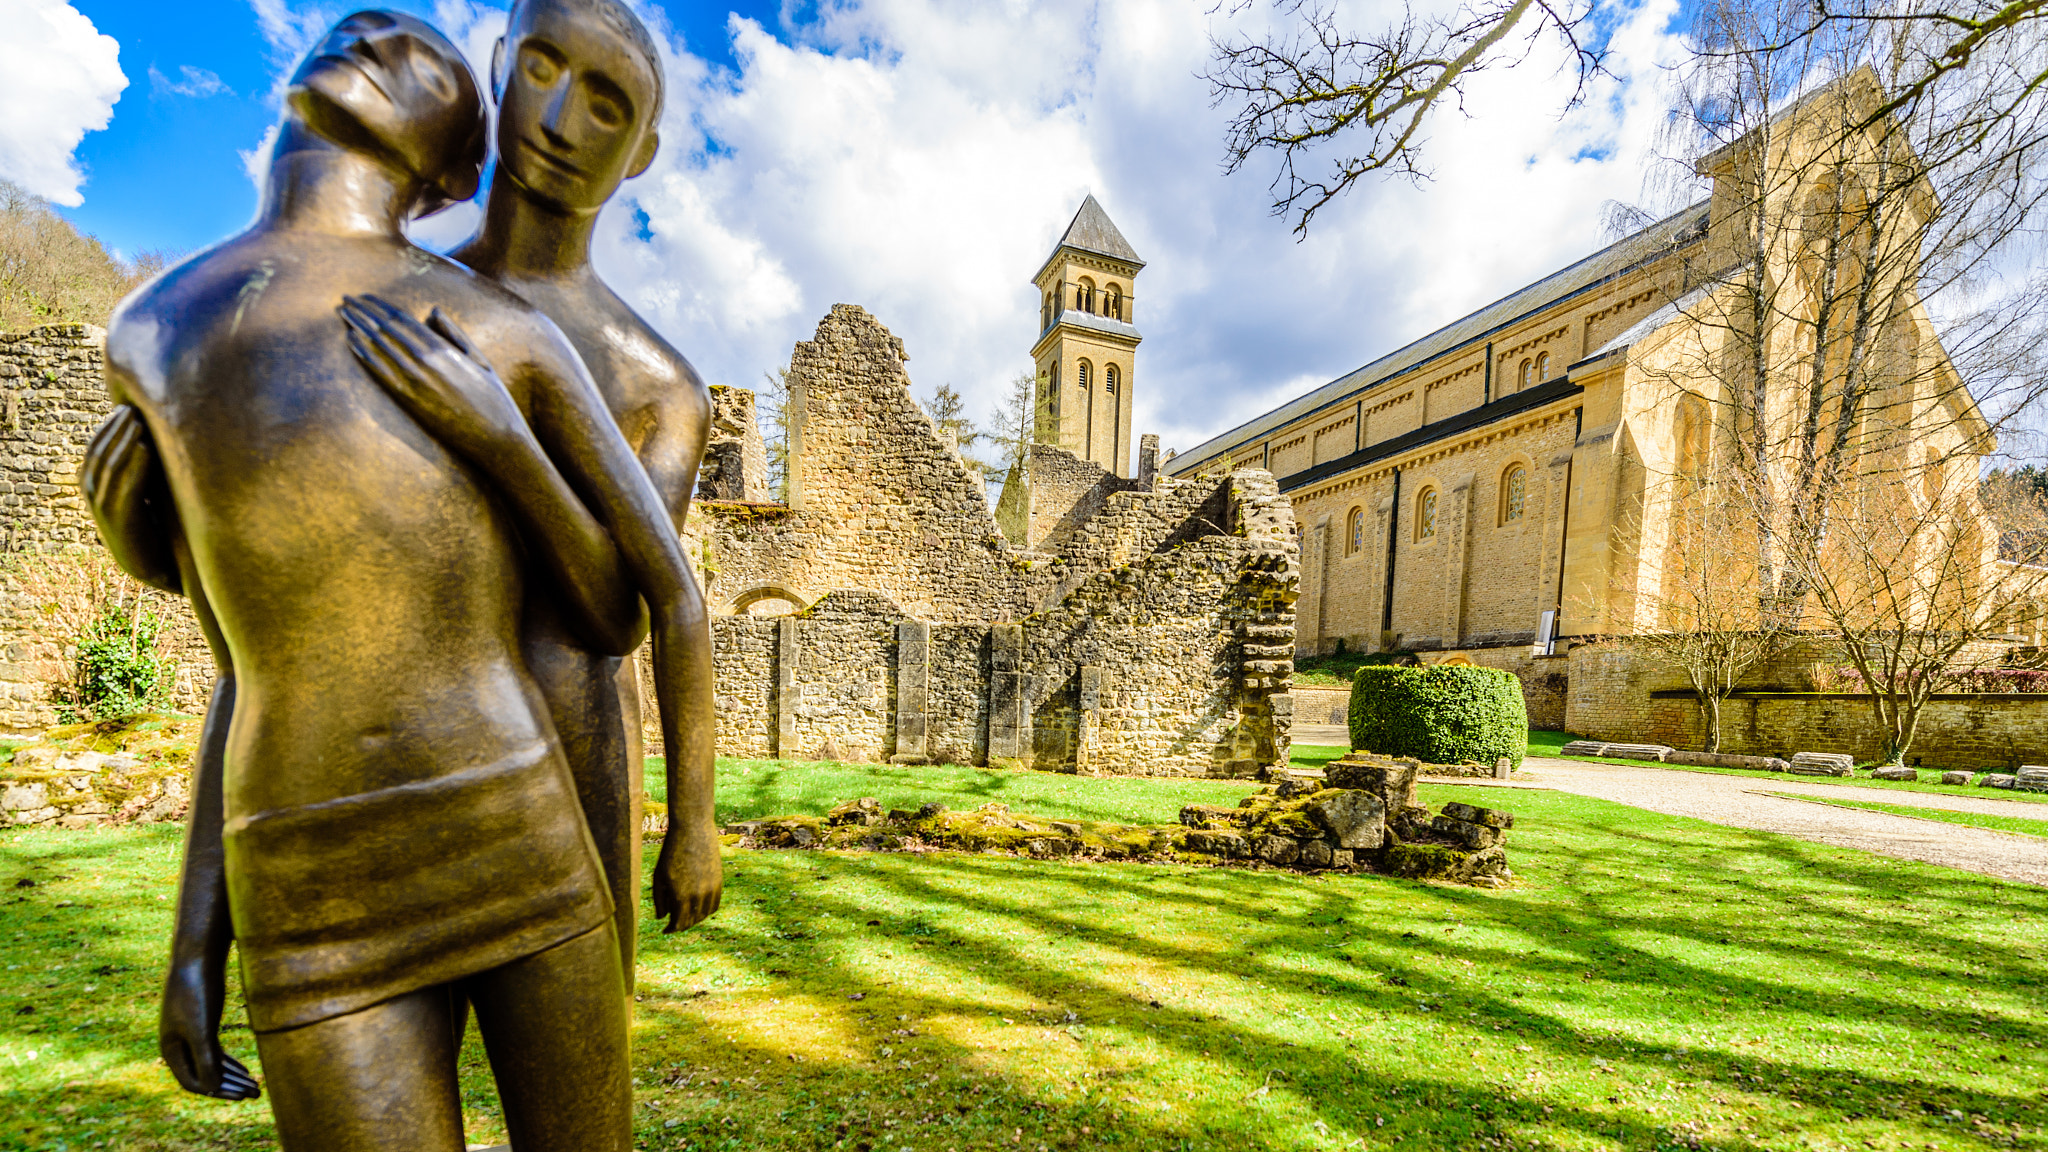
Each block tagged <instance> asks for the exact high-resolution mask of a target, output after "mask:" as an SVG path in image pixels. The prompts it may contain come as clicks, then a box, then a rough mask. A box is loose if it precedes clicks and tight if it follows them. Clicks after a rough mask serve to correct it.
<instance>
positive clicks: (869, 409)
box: [701, 304, 1057, 621]
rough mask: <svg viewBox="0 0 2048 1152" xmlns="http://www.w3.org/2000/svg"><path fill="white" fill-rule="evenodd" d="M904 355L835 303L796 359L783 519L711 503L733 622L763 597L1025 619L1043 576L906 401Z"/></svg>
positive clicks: (931, 614) (717, 558) (708, 533)
mask: <svg viewBox="0 0 2048 1152" xmlns="http://www.w3.org/2000/svg"><path fill="white" fill-rule="evenodd" d="M903 361H904V353H903V343H902V341H901V340H898V339H897V338H896V337H895V336H893V335H891V334H890V333H889V330H888V329H886V328H884V327H882V325H880V324H879V323H877V322H876V321H875V319H874V317H872V316H869V315H868V314H867V312H865V311H864V310H862V309H860V308H857V307H854V306H852V305H848V304H840V305H835V306H834V307H833V309H832V311H831V313H830V314H828V315H827V316H826V317H825V319H824V321H823V322H821V323H820V324H819V325H818V331H817V335H816V336H815V337H814V338H813V339H810V340H806V341H804V342H802V343H800V344H798V345H797V346H796V349H795V352H794V354H793V355H792V356H791V358H790V367H789V386H790V387H789V400H788V410H789V416H790V445H789V448H790V460H789V469H790V473H789V474H790V500H789V508H788V510H787V512H785V513H778V514H774V515H767V514H763V513H761V512H759V511H755V510H751V509H727V508H721V507H719V506H717V505H707V506H706V507H705V509H704V511H705V513H706V515H707V518H708V520H709V521H710V523H709V525H708V526H707V527H706V528H705V529H704V534H703V542H702V545H701V548H702V552H703V556H704V564H705V582H706V585H707V587H706V589H705V592H706V596H707V598H708V599H709V601H710V603H711V605H712V610H713V611H715V612H723V611H730V610H731V609H732V607H733V605H734V604H735V603H737V602H739V601H741V600H742V599H743V598H745V597H746V596H747V595H748V594H750V593H752V592H754V591H755V590H757V589H760V588H764V587H776V588H783V589H786V590H788V591H789V592H790V593H792V594H794V595H795V597H796V598H797V599H798V600H799V601H800V602H802V603H803V604H806V605H808V604H814V603H816V602H817V601H818V600H819V599H821V598H822V597H824V595H825V594H826V593H828V592H831V591H833V590H835V589H840V588H867V589H874V590H881V591H884V592H886V594H887V595H888V596H889V597H890V598H891V599H892V600H894V601H896V602H897V603H898V604H900V605H901V606H902V607H903V609H904V611H905V612H906V613H908V614H910V615H912V616H915V617H916V618H918V619H922V620H945V621H967V620H981V619H988V618H995V619H1006V620H1015V619H1018V618H1020V617H1022V616H1023V615H1025V614H1026V613H1027V612H1029V611H1030V610H1031V608H1032V606H1033V605H1034V603H1035V598H1034V597H1033V595H1032V594H1031V593H1032V589H1033V588H1034V587H1036V586H1042V585H1047V584H1050V583H1052V582H1053V580H1055V579H1056V578H1057V577H1056V576H1055V575H1054V574H1053V573H1051V572H1050V571H1041V572H1038V573H1035V574H1034V573H1033V571H1032V570H1031V566H1030V565H1028V564H1027V563H1025V562H1024V561H1022V560H1021V559H1020V558H1018V557H1016V556H1015V555H1013V553H1012V549H1011V547H1010V545H1009V542H1008V541H1007V540H1005V539H1004V538H1003V535H1002V533H1001V532H1000V531H999V530H998V529H997V528H996V524H995V520H994V518H993V517H992V516H991V515H990V513H989V510H988V500H987V496H986V493H985V491H984V489H983V487H982V485H981V483H980V482H979V481H978V480H977V479H976V478H975V477H974V476H973V475H971V474H970V473H969V471H968V467H967V464H966V462H965V461H963V460H961V459H960V456H959V453H958V452H956V451H955V450H954V449H953V448H952V447H951V446H950V445H948V444H947V443H946V441H945V440H944V438H942V437H941V436H940V435H939V433H938V430H937V429H936V428H935V427H934V426H933V424H932V421H931V418H930V417H929V416H927V415H926V414H925V411H924V409H923V408H922V407H920V406H919V405H918V403H917V401H916V400H915V399H913V398H912V396H911V393H910V377H909V376H908V375H907V374H906V372H905V371H904V367H903Z"/></svg>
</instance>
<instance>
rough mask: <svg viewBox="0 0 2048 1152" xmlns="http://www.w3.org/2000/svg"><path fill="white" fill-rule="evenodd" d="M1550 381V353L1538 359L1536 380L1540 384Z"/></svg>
mask: <svg viewBox="0 0 2048 1152" xmlns="http://www.w3.org/2000/svg"><path fill="white" fill-rule="evenodd" d="M1548 379H1550V353H1548V352H1545V353H1543V354H1542V355H1541V356H1538V357H1536V380H1537V382H1538V383H1541V382H1542V381H1545V380H1548Z"/></svg>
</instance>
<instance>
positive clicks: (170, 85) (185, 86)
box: [149, 64, 229, 99]
mask: <svg viewBox="0 0 2048 1152" xmlns="http://www.w3.org/2000/svg"><path fill="white" fill-rule="evenodd" d="M178 75H179V77H180V79H177V80H173V79H171V78H170V77H169V76H166V75H164V74H163V73H162V72H159V71H157V69H156V65H154V64H152V65H150V66H149V90H150V94H151V95H154V96H193V97H197V98H199V99H205V98H206V97H208V96H218V95H220V94H221V93H223V92H227V91H229V88H228V86H227V85H226V84H224V83H222V82H221V78H220V77H219V76H216V75H214V74H213V73H211V72H208V71H207V70H206V69H204V68H194V67H193V66H191V65H190V64H181V65H179V67H178Z"/></svg>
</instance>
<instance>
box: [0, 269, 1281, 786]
mask: <svg viewBox="0 0 2048 1152" xmlns="http://www.w3.org/2000/svg"><path fill="white" fill-rule="evenodd" d="M100 336H101V334H100V333H99V332H98V330H96V329H92V328H88V327H83V326H67V327H60V328H41V329H36V330H34V331H32V332H27V333H20V334H14V335H9V336H4V337H0V463H4V468H5V475H4V477H0V479H4V481H5V482H6V483H5V485H4V488H5V489H6V490H5V491H0V507H4V508H5V510H6V525H7V528H6V530H7V549H8V551H9V552H10V553H12V554H17V555H16V556H15V559H16V561H17V562H16V563H14V564H13V565H11V566H10V568H9V570H8V572H7V575H6V580H7V583H6V586H5V593H4V595H0V728H6V729H8V730H12V731H29V730H37V729H41V728H43V727H46V726H48V725H49V724H51V723H52V722H53V721H54V720H55V719H56V718H57V717H56V712H55V704H56V701H57V695H56V693H57V692H59V691H61V689H62V687H63V684H64V682H65V680H66V678H67V676H68V674H69V673H68V671H67V668H68V662H67V658H66V653H65V651H64V648H65V644H66V643H67V642H68V641H67V638H66V637H64V636H62V635H59V634H58V632H59V631H61V629H60V628H59V627H57V625H56V621H55V620H54V619H53V618H54V617H59V616H65V615H67V614H69V615H76V614H77V612H78V610H79V608H78V605H76V604H71V603H70V601H74V600H77V599H79V598H80V597H86V598H90V597H92V596H95V595H101V594H103V590H99V591H96V590H95V588H94V587H93V586H92V585H93V583H94V581H96V580H97V581H106V580H110V579H113V578H114V577H113V575H112V565H111V563H110V562H108V561H107V560H106V558H105V557H104V554H103V553H101V552H100V550H99V549H98V547H97V541H96V538H95V535H94V532H93V527H92V521H91V517H90V515H89V514H88V513H87V511H86V509H85V507H84V502H83V500H82V498H81V497H80V496H79V494H78V492H77V489H76V473H77V469H78V464H79V461H80V459H81V458H82V456H83V454H84V450H85V445H86V443H87V441H88V440H89V439H90V437H91V435H92V432H93V430H94V428H95V427H97V425H98V424H99V422H100V421H101V420H102V419H103V418H104V417H105V415H106V413H107V411H108V403H107V400H106V396H105V391H104V387H103V385H102V383H101V379H100V355H101V352H100ZM907 358H908V357H907V356H906V355H905V351H904V348H903V344H902V341H901V340H900V339H898V338H897V337H895V336H893V335H891V334H890V333H889V331H888V330H887V329H886V328H884V327H883V326H882V325H881V324H880V323H879V322H877V321H876V320H875V319H874V318H873V317H872V316H870V315H868V313H867V312H865V311H864V310H862V309H860V308H858V307H854V306H850V305H839V306H837V307H834V308H833V309H832V311H831V313H830V314H829V315H827V316H826V317H825V319H824V320H823V322H822V323H820V325H819V326H818V330H817V334H816V336H815V337H814V338H813V339H811V340H808V341H805V342H803V343H800V344H798V345H797V346H796V349H795V354H794V356H793V358H792V360H791V363H790V372H789V385H790V392H789V400H788V416H789V424H790V443H789V463H788V467H789V500H788V503H787V504H781V503H773V502H771V501H770V500H769V499H768V494H769V489H768V485H767V477H766V463H767V457H766V454H765V452H764V451H763V445H762V438H761V434H760V431H759V429H758V427H757V426H756V423H755V418H754V402H753V400H754V398H753V396H752V394H751V393H749V392H746V391H744V390H741V389H736V388H719V389H714V394H715V396H716V412H715V415H714V418H713V431H712V443H711V445H710V447H709V449H708V450H707V452H706V456H705V464H704V468H703V470H702V473H701V475H700V478H699V483H698V500H697V502H696V505H695V506H694V508H693V510H692V512H691V515H690V518H689V521H688V523H687V525H686V526H685V530H684V535H685V541H686V544H687V545H688V546H689V547H690V549H691V551H692V553H693V555H694V556H695V558H696V560H697V562H698V566H699V567H698V570H699V575H700V578H701V579H702V581H703V583H704V586H705V592H706V597H707V599H708V601H709V602H710V604H711V606H712V611H713V612H714V618H713V633H714V637H715V641H716V646H717V669H718V723H719V730H718V751H719V753H720V754H721V755H726V756H736V757H750V758H782V759H823V758H831V759H845V760H870V761H884V760H889V761H895V762H899V763H912V764H915V763H925V762H941V761H943V762H950V763H958V764H975V765H981V764H1002V765H1018V766H1030V767H1036V768H1042V769H1050V770H1055V771H1070V772H1089V773H1098V772H1099V773H1117V774H1125V773H1129V774H1149V775H1176V776H1236V777H1249V776H1254V775H1257V774H1258V773H1260V772H1261V771H1262V770H1264V769H1266V768H1268V767H1270V766H1273V765H1277V764H1285V763H1286V760H1287V748H1288V732H1289V727H1290V723H1291V719H1292V709H1291V698H1290V696H1289V695H1288V684H1289V678H1290V676H1291V673H1292V670H1293V663H1292V660H1293V655H1294V607H1293V605H1294V600H1295V597H1296V594H1297V591H1298V583H1299V565H1298V561H1297V553H1296V547H1295V543H1294V530H1293V514H1292V511H1291V509H1290V507H1289V504H1288V502H1287V500H1286V499H1285V498H1283V497H1282V496H1281V495H1280V493H1279V490H1278V489H1277V488H1276V487H1275V485H1274V483H1273V480H1272V478H1271V476H1270V475H1269V474H1268V473H1266V472H1263V471H1258V470H1245V471H1238V472H1232V473H1228V474H1225V475H1220V476H1214V477H1207V478H1203V479H1197V480H1176V479H1170V478H1166V477H1162V476H1159V475H1157V473H1156V469H1155V468H1150V467H1141V469H1140V475H1139V477H1138V478H1137V479H1130V480H1126V479H1121V478H1119V477H1117V476H1115V475H1114V474H1113V473H1111V472H1109V471H1107V470H1106V469H1104V468H1103V467H1101V466H1100V465H1098V464H1094V463H1091V462H1088V461H1085V460H1082V459H1080V458H1078V457H1076V456H1074V455H1073V454H1072V453H1070V452H1067V451H1065V450H1063V449H1061V448H1056V447H1050V446H1044V445H1040V446H1037V447H1035V448H1034V449H1033V451H1032V457H1031V460H1030V463H1029V473H1030V477H1029V478H1030V484H1029V491H1030V493H1031V496H1030V498H1029V501H1028V503H1029V508H1028V509H1027V512H1028V515H1027V517H1026V518H1025V519H1026V521H1027V522H1028V525H1029V527H1028V530H1027V531H1026V532H1024V533H1020V535H1023V536H1024V537H1025V538H1024V539H1022V540H1019V541H1013V540H1012V539H1010V538H1008V537H1006V536H1005V534H1004V533H1003V531H1002V530H1001V529H1000V528H998V526H997V521H996V517H995V516H994V514H993V513H992V512H991V511H990V508H989V501H988V495H987V492H986V489H985V488H984V486H983V483H982V480H981V478H980V476H979V475H978V473H976V472H975V471H974V470H973V469H971V468H970V467H969V466H968V465H967V464H966V462H964V461H963V460H962V459H961V457H960V455H959V453H958V452H957V451H956V450H955V448H954V446H953V444H952V442H951V440H950V439H949V438H948V437H947V436H946V435H945V434H944V433H942V432H941V431H940V430H939V429H938V428H937V427H936V426H935V425H934V424H933V422H932V420H931V419H930V417H929V416H927V415H926V414H925V412H924V410H923V408H922V407H921V406H920V405H919V404H918V403H917V401H916V400H915V399H913V398H912V396H911V391H910V378H909V376H908V374H907V373H906V371H905V368H904V362H905V360H906V359H907ZM1141 459H1144V460H1147V461H1149V457H1148V456H1145V455H1144V454H1143V453H1141ZM32 561H49V562H48V563H41V564H40V565H38V564H36V563H31V562H32ZM59 561H61V564H60V563H59ZM52 572H58V573H59V574H58V575H56V576H53V575H51V573H52ZM129 594H130V595H135V593H134V592H133V591H132V589H131V590H130V593H129ZM140 595H141V597H142V599H141V603H142V604H143V605H144V606H145V607H146V608H147V609H149V610H153V611H157V612H160V613H162V614H163V615H164V616H165V617H166V618H167V619H168V620H170V621H171V625H170V626H169V627H168V628H167V630H166V632H165V634H164V636H163V638H162V641H161V644H162V647H163V648H164V649H165V650H166V651H167V652H168V653H169V654H170V655H171V656H172V657H173V658H175V659H176V660H177V662H178V665H179V672H178V682H177V685H176V689H175V692H174V699H175V703H176V706H177V707H178V708H180V709H181V710H184V711H189V712H195V713H196V712H199V711H201V710H203V709H204V707H205V703H206V697H207V693H208V691H209V690H210V688H211V682H212V675H211V671H212V670H211V666H210V660H209V657H208V654H207V652H206V649H205V646H204V644H203V643H201V642H200V639H199V637H198V632H197V628H196V626H195V625H194V624H193V622H192V620H191V618H190V613H189V611H188V610H187V609H186V608H185V607H184V604H183V601H182V600H179V599H177V598H174V597H169V596H164V595H162V594H159V593H155V592H143V593H141V594H140ZM60 602H63V603H61V604H60ZM60 608H61V609H62V611H59V609H60ZM776 609H780V610H781V614H779V615H775V614H766V613H768V612H770V611H774V610H776Z"/></svg>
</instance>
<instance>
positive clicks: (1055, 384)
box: [1045, 360, 1060, 418]
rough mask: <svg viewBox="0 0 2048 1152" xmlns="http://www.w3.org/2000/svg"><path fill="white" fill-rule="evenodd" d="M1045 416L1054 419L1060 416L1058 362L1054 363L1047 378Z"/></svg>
mask: <svg viewBox="0 0 2048 1152" xmlns="http://www.w3.org/2000/svg"><path fill="white" fill-rule="evenodd" d="M1045 414H1046V415H1047V416H1051V417H1054V418H1058V416H1059V414H1060V362H1059V361H1057V360H1055V361H1053V362H1052V368H1051V369H1050V370H1049V372H1048V373H1047V376H1046V385H1045Z"/></svg>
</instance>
